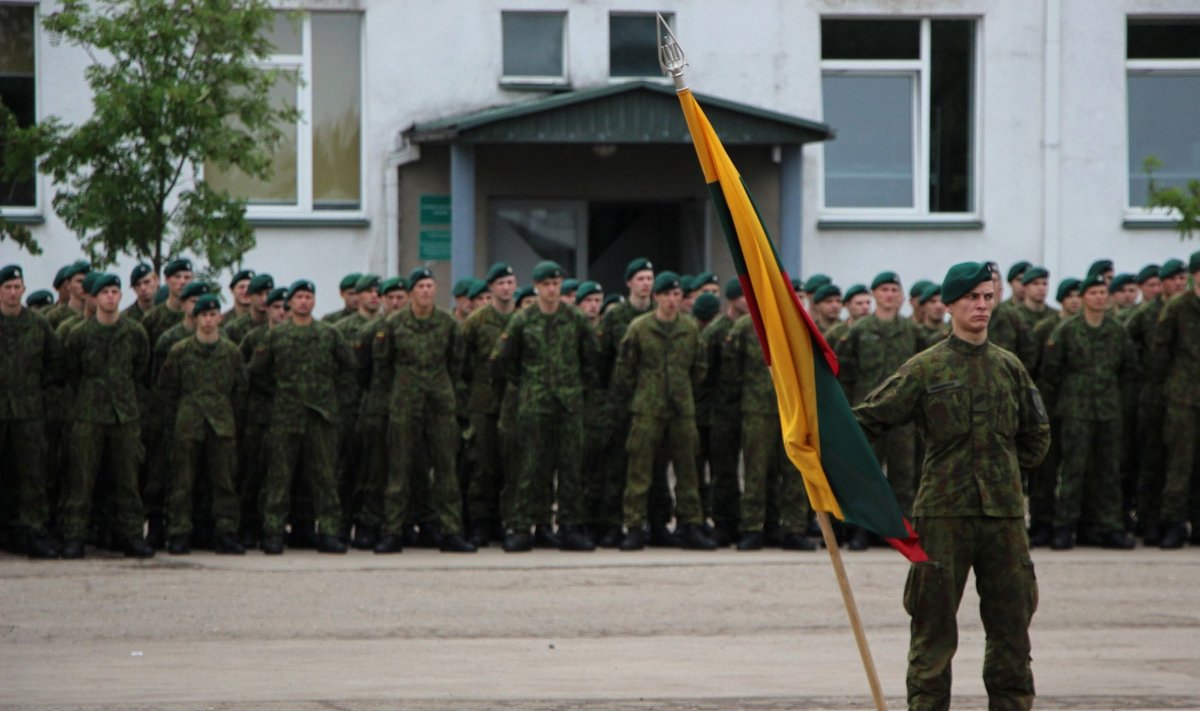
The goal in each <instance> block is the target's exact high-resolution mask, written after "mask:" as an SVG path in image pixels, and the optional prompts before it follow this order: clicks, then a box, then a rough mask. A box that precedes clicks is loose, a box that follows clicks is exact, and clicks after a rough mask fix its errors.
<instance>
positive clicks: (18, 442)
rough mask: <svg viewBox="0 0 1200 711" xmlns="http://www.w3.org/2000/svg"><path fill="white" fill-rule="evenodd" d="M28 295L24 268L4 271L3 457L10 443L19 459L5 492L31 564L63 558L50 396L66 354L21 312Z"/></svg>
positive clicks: (35, 318) (37, 319)
mask: <svg viewBox="0 0 1200 711" xmlns="http://www.w3.org/2000/svg"><path fill="white" fill-rule="evenodd" d="M24 295H25V274H24V271H23V270H22V269H21V267H20V266H18V265H16V264H10V265H8V266H6V267H4V268H0V352H2V353H4V354H5V367H3V368H0V451H4V450H5V449H6V448H5V443H6V442H7V443H8V448H9V449H10V450H11V452H12V454H13V455H14V456H12V458H10V459H9V460H8V461H7V462H6V467H5V469H6V470H7V471H8V472H9V473H10V475H11V478H9V477H5V478H6V479H7V482H6V485H5V487H4V490H5V493H6V495H7V496H8V497H11V498H12V499H13V501H12V503H13V504H15V505H16V514H17V515H16V523H17V524H18V527H19V528H20V531H19V536H14V537H10V541H13V543H12V544H10V546H9V547H10V548H11V549H12V550H14V551H16V550H22V549H23V550H24V551H25V552H26V553H27V554H28V555H29V557H30V558H57V557H58V555H59V546H58V542H57V541H55V540H54V539H53V538H52V537H51V536H50V532H49V529H48V527H47V523H48V521H49V520H50V507H49V504H48V499H47V498H46V477H47V472H48V469H47V454H48V452H47V449H46V447H47V442H46V404H45V392H46V388H47V387H48V386H49V385H51V384H52V383H53V382H54V381H55V380H56V379H57V378H58V377H59V366H60V359H61V352H60V349H59V340H58V338H57V337H56V336H55V334H54V330H53V329H52V328H51V327H50V322H49V321H47V320H46V319H44V318H42V317H41V316H39V315H37V314H35V313H34V312H33V311H31V310H30V309H28V308H22V307H21V297H22V296H24ZM14 460H15V466H13V462H14ZM8 524H9V521H8V520H4V521H2V522H0V525H3V526H5V527H7V526H8ZM18 537H19V539H20V540H19V541H18V540H17V538H18Z"/></svg>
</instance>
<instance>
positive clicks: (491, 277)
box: [483, 262, 516, 284]
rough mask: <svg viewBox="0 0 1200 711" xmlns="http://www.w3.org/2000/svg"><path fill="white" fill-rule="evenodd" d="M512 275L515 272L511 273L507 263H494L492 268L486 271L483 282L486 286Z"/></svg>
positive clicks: (511, 270) (511, 269)
mask: <svg viewBox="0 0 1200 711" xmlns="http://www.w3.org/2000/svg"><path fill="white" fill-rule="evenodd" d="M514 274H516V272H514V271H513V268H512V267H510V266H508V263H507V262H496V263H495V264H493V265H492V268H491V269H489V270H488V273H487V276H486V277H484V279H483V280H484V281H486V282H487V283H488V284H491V283H492V282H494V281H496V280H497V279H501V278H503V277H506V276H513V275H514Z"/></svg>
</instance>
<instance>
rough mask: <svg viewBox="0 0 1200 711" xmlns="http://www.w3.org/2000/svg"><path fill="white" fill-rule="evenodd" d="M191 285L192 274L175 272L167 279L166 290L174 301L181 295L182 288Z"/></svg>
mask: <svg viewBox="0 0 1200 711" xmlns="http://www.w3.org/2000/svg"><path fill="white" fill-rule="evenodd" d="M190 283H192V273H191V272H189V271H186V270H185V271H182V272H175V273H174V274H172V275H171V276H169V277H167V289H168V290H169V291H170V292H171V296H174V297H175V298H176V299H178V298H179V295H180V294H182V293H183V287H185V286H187V285H188V284H190Z"/></svg>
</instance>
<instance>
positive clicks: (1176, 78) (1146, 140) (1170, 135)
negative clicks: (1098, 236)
mask: <svg viewBox="0 0 1200 711" xmlns="http://www.w3.org/2000/svg"><path fill="white" fill-rule="evenodd" d="M1125 68H1126V86H1127V91H1128V101H1129V206H1130V207H1132V208H1140V207H1145V205H1146V201H1147V191H1148V188H1149V176H1148V175H1147V174H1146V170H1145V167H1144V164H1145V161H1146V159H1147V158H1150V157H1153V158H1156V159H1158V161H1159V162H1160V163H1161V164H1162V167H1161V168H1159V169H1158V170H1156V171H1155V173H1154V181H1155V183H1156V184H1157V185H1158V186H1160V187H1181V188H1182V187H1186V185H1187V182H1188V181H1189V180H1197V179H1200V123H1197V120H1196V117H1197V116H1200V18H1197V19H1189V20H1179V19H1169V20H1168V19H1130V20H1129V21H1128V25H1127V27H1126V62H1125Z"/></svg>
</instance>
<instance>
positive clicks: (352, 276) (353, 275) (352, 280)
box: [338, 272, 362, 291]
mask: <svg viewBox="0 0 1200 711" xmlns="http://www.w3.org/2000/svg"><path fill="white" fill-rule="evenodd" d="M361 277H362V272H350V273H349V274H347V275H346V276H344V277H342V280H341V281H340V282H338V291H346V290H347V289H353V288H354V285H355V284H357V283H358V280H359V279H360V278H361Z"/></svg>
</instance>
